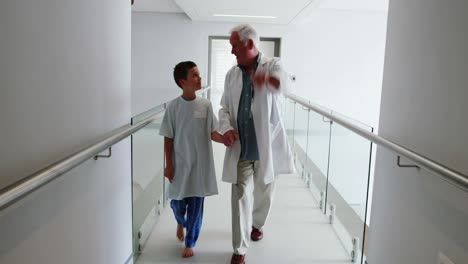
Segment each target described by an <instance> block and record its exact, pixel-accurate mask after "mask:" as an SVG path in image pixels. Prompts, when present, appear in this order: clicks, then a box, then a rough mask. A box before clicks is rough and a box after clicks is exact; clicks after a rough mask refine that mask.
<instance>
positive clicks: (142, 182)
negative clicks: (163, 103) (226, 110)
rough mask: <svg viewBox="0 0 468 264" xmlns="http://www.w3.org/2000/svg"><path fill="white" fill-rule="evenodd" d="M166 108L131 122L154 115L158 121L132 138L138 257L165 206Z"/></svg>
mask: <svg viewBox="0 0 468 264" xmlns="http://www.w3.org/2000/svg"><path fill="white" fill-rule="evenodd" d="M163 109H164V107H157V108H155V109H152V110H150V111H148V112H145V113H143V114H142V115H139V116H137V117H135V118H133V119H132V122H133V123H135V122H138V121H139V120H142V119H144V118H146V117H148V116H150V115H152V114H154V113H159V114H158V117H157V118H156V120H155V121H154V122H152V123H150V124H148V125H147V126H146V127H144V128H142V129H141V130H140V131H138V132H136V133H135V134H133V136H132V169H133V172H132V175H133V178H132V193H133V245H134V247H133V250H134V253H135V256H138V254H139V252H140V251H141V250H142V247H143V246H144V243H145V242H146V239H147V238H148V236H149V234H150V232H151V230H152V228H153V226H154V225H155V224H156V223H157V222H158V220H159V214H160V211H161V209H162V207H163V206H164V176H163V171H164V138H163V137H162V136H160V135H159V127H160V125H161V122H162V118H163V113H164V112H163V111H162V110H163Z"/></svg>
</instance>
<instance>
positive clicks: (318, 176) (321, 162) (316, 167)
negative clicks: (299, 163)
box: [306, 111, 331, 213]
mask: <svg viewBox="0 0 468 264" xmlns="http://www.w3.org/2000/svg"><path fill="white" fill-rule="evenodd" d="M330 129H331V123H330V121H328V120H326V119H324V118H323V117H322V116H321V115H319V114H317V113H316V112H313V111H311V112H310V114H309V134H308V139H309V142H308V144H309V146H308V149H307V157H308V161H307V167H306V171H307V178H308V179H309V188H310V190H311V192H312V195H313V196H314V198H315V199H316V201H317V203H318V205H319V207H320V209H321V210H322V211H323V212H324V213H325V210H326V206H325V198H326V192H327V177H328V155H329V144H330Z"/></svg>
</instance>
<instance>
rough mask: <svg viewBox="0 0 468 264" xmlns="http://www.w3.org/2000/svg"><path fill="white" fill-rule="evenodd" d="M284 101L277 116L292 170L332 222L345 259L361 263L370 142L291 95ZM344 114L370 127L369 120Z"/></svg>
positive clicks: (362, 126) (365, 227)
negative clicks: (280, 117) (280, 115)
mask: <svg viewBox="0 0 468 264" xmlns="http://www.w3.org/2000/svg"><path fill="white" fill-rule="evenodd" d="M305 101H307V100H305ZM284 103H285V105H286V107H285V108H284V110H283V120H284V123H285V127H286V129H287V131H288V135H289V140H290V143H291V147H292V149H293V151H294V158H295V165H296V170H297V173H298V174H299V175H300V176H302V178H303V179H304V182H305V184H306V185H307V186H308V187H309V189H310V191H311V193H312V195H313V197H314V198H315V200H316V202H317V206H318V207H319V208H320V209H321V211H322V212H323V215H324V220H325V221H326V222H327V223H329V224H330V225H331V226H332V228H333V230H334V232H335V234H336V236H337V238H338V239H339V240H340V241H341V244H342V245H343V247H344V249H345V250H346V251H347V252H349V257H350V259H351V260H353V261H354V262H356V263H361V261H362V259H363V257H364V255H363V254H362V253H361V252H363V251H364V250H363V249H364V242H365V232H366V230H367V226H366V224H365V223H366V212H367V204H368V203H367V201H368V189H369V178H370V169H371V166H370V164H371V153H372V144H371V142H370V141H369V140H367V139H365V138H363V137H361V136H359V135H357V134H355V133H354V132H352V131H350V130H348V129H347V128H345V127H343V126H341V125H339V124H337V123H334V122H332V121H331V120H328V119H327V118H325V117H323V116H322V115H320V114H318V113H316V112H314V111H311V110H310V109H309V108H307V107H304V106H303V105H301V104H299V103H297V102H295V101H293V100H290V99H287V98H285V100H284ZM320 108H321V109H322V110H323V111H325V112H327V113H330V114H333V115H339V114H338V113H333V112H332V111H330V110H327V109H325V108H323V107H320ZM340 117H341V118H346V117H344V116H342V115H340ZM347 120H349V122H352V123H353V124H355V125H356V126H359V127H361V128H362V129H365V130H367V131H369V132H372V131H373V129H372V128H371V127H369V126H366V125H364V124H361V123H359V122H356V121H354V120H352V119H349V118H347Z"/></svg>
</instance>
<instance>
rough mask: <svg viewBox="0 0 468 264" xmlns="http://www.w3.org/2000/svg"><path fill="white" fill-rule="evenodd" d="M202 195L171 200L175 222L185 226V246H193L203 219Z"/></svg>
mask: <svg viewBox="0 0 468 264" xmlns="http://www.w3.org/2000/svg"><path fill="white" fill-rule="evenodd" d="M204 200H205V198H204V197H187V198H184V199H182V200H171V208H172V211H174V216H175V219H176V220H177V223H178V224H179V225H181V226H183V227H185V228H186V233H185V246H186V247H188V248H193V247H195V244H196V243H197V240H198V235H199V234H200V229H201V225H202V220H203V203H204Z"/></svg>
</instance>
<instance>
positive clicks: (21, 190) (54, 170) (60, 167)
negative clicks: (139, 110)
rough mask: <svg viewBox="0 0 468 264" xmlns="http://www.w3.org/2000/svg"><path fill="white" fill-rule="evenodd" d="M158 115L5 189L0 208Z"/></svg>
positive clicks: (123, 129)
mask: <svg viewBox="0 0 468 264" xmlns="http://www.w3.org/2000/svg"><path fill="white" fill-rule="evenodd" d="M158 114H160V113H155V114H154V115H153V116H151V117H148V118H146V119H144V120H142V121H140V122H138V123H137V124H134V125H125V126H122V127H120V128H118V129H115V130H114V131H112V132H111V133H110V135H109V136H108V137H106V138H105V139H103V140H100V141H98V142H96V143H94V144H91V145H90V146H88V147H85V148H84V149H81V150H79V151H77V152H75V153H73V154H71V155H70V156H68V157H66V158H64V159H62V160H60V161H57V162H55V163H53V164H51V165H49V166H47V167H46V168H44V169H42V170H40V171H38V172H36V173H33V174H32V175H30V176H28V177H26V178H24V179H22V180H20V181H18V182H16V183H13V184H11V185H9V186H8V187H5V188H4V189H2V190H1V191H0V208H1V209H4V208H6V207H8V206H9V205H11V204H12V203H14V202H15V201H17V200H19V199H20V198H22V197H24V196H26V195H28V194H29V193H31V192H33V191H34V190H36V189H38V188H40V187H42V186H43V185H45V184H47V183H48V182H50V181H52V180H54V179H56V178H57V177H59V176H60V175H62V174H64V173H66V172H68V171H70V170H71V169H73V168H75V167H77V166H78V165H80V164H81V163H83V162H85V161H87V160H89V159H91V158H93V157H94V156H96V155H97V154H98V153H100V152H102V151H103V150H106V149H108V148H109V147H111V146H112V145H114V144H116V143H117V142H119V141H121V140H122V139H124V138H126V137H128V136H129V135H131V134H133V133H135V132H137V131H138V130H140V129H141V128H143V127H145V126H147V125H148V124H150V123H151V122H153V121H154V120H155V119H156V118H157V116H158Z"/></svg>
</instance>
